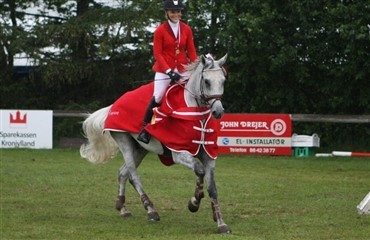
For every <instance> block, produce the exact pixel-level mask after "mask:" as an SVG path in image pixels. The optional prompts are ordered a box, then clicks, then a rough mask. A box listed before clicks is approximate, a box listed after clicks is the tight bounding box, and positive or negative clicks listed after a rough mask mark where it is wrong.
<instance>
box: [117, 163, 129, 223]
mask: <svg viewBox="0 0 370 240" xmlns="http://www.w3.org/2000/svg"><path fill="white" fill-rule="evenodd" d="M127 179H128V169H127V168H126V166H123V167H121V169H120V171H119V175H118V182H119V189H118V196H117V200H116V209H117V210H118V211H119V212H120V214H121V216H122V217H124V218H127V217H131V216H132V213H131V212H130V211H128V210H127V208H126V205H125V202H126V197H125V185H126V182H127Z"/></svg>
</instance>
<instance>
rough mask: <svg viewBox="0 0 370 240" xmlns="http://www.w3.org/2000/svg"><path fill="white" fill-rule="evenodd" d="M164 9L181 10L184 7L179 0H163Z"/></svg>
mask: <svg viewBox="0 0 370 240" xmlns="http://www.w3.org/2000/svg"><path fill="white" fill-rule="evenodd" d="M163 7H164V10H182V9H184V4H182V2H181V1H180V0H178V1H172V0H165V1H164V3H163Z"/></svg>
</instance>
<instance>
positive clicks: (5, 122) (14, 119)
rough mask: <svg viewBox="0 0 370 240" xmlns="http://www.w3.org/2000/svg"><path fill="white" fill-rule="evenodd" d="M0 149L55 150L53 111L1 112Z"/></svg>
mask: <svg viewBox="0 0 370 240" xmlns="http://www.w3.org/2000/svg"><path fill="white" fill-rule="evenodd" d="M0 148H35V149H37V148H46V149H51V148H53V111H49V110H48V111H42V110H0Z"/></svg>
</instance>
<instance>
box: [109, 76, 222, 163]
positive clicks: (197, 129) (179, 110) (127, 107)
mask: <svg viewBox="0 0 370 240" xmlns="http://www.w3.org/2000/svg"><path fill="white" fill-rule="evenodd" d="M153 88H154V83H153V82H151V83H149V84H146V85H143V86H141V87H139V88H137V89H135V90H133V91H130V92H127V93H125V94H123V95H122V96H121V97H120V98H119V99H117V101H116V102H114V103H113V105H112V106H111V109H110V111H109V113H108V116H107V119H106V120H105V126H104V130H109V131H123V132H132V133H139V132H140V130H141V128H142V123H143V119H144V115H145V111H146V108H147V105H148V103H149V101H150V99H151V98H152V94H153ZM145 129H146V130H147V131H148V132H149V133H150V134H151V135H152V136H153V137H155V138H156V139H158V140H159V141H160V142H161V143H162V144H163V145H164V146H166V147H167V148H168V149H170V150H171V151H177V152H188V153H190V154H191V155H193V156H195V155H197V153H198V152H199V150H200V147H201V146H203V147H204V149H205V151H206V152H207V153H208V155H209V156H210V157H211V158H213V159H216V158H217V154H218V147H217V135H218V132H217V129H218V120H216V119H214V118H212V116H211V109H210V108H209V107H189V105H188V103H187V102H186V100H185V88H184V86H183V85H178V84H175V85H172V86H170V87H169V89H168V90H167V92H166V94H165V95H164V97H163V100H162V103H161V105H160V106H159V107H158V108H155V109H154V116H153V120H152V123H151V124H149V125H147V126H146V127H145Z"/></svg>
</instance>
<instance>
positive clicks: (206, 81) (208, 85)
mask: <svg viewBox="0 0 370 240" xmlns="http://www.w3.org/2000/svg"><path fill="white" fill-rule="evenodd" d="M204 84H205V85H206V87H207V88H209V87H210V86H211V82H210V81H209V80H208V79H205V80H204Z"/></svg>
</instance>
